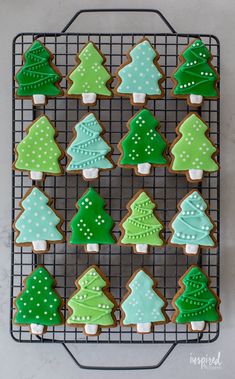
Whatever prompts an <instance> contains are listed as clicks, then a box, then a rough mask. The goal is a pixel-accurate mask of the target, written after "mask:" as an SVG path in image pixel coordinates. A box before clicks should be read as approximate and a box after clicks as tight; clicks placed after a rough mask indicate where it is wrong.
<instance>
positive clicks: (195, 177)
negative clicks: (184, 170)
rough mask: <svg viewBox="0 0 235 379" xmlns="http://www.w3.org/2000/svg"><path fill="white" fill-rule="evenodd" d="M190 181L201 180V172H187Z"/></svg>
mask: <svg viewBox="0 0 235 379" xmlns="http://www.w3.org/2000/svg"><path fill="white" fill-rule="evenodd" d="M188 173H189V176H190V179H192V180H201V179H202V177H203V170H195V169H194V168H192V169H191V170H188Z"/></svg>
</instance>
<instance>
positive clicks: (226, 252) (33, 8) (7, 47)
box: [0, 0, 235, 379]
mask: <svg viewBox="0 0 235 379" xmlns="http://www.w3.org/2000/svg"><path fill="white" fill-rule="evenodd" d="M0 4H1V12H0V32H1V33H0V39H1V59H0V69H1V97H0V115H1V140H0V144H1V154H0V167H1V174H2V178H4V180H2V182H1V186H0V191H1V197H0V202H1V204H0V210H1V213H0V252H1V254H0V299H1V301H0V312H1V322H0V361H1V376H2V377H3V378H9V379H42V378H50V379H64V378H67V377H69V379H78V378H79V379H87V378H88V379H94V378H95V379H110V377H112V379H119V378H120V377H121V378H122V379H133V378H134V379H143V378H144V377H145V376H148V379H158V378H164V379H170V378H172V377H174V379H188V378H190V379H198V378H206V379H221V377H224V378H226V379H233V377H234V369H233V366H234V346H235V317H234V314H235V313H234V312H235V302H234V293H235V280H234V277H235V254H234V215H235V201H234V197H235V196H234V195H235V175H234V167H235V154H234V149H235V107H234V104H235V91H234V86H235V81H234V61H235V49H234V47H233V41H234V40H235V36H234V27H233V25H234V13H235V3H234V1H232V0H223V1H221V0H214V1H213V2H212V1H209V0H198V1H188V0H177V1H175V0H168V1H166V0H158V1H157V2H156V0H146V1H145V2H144V3H143V0H138V1H137V0H119V1H118V3H117V1H114V0H99V1H98V0H93V1H92V2H87V1H86V0H80V1H78V0H70V1H68V2H66V4H65V2H64V1H62V0H50V1H49V2H48V0H41V2H40V3H39V2H38V1H36V0H31V1H30V2H29V1H26V0H21V1H16V0H11V1H4V0H1V2H0ZM89 7H90V8H91V7H93V8H102V7H136V8H143V7H146V8H156V7H157V8H158V9H160V11H162V12H163V13H164V15H165V16H166V17H167V18H168V19H169V21H170V22H171V23H172V25H173V26H174V27H175V28H176V30H177V31H178V32H184V33H188V32H192V33H200V32H201V33H209V34H215V35H217V36H218V37H219V39H220V42H221V54H222V62H221V63H222V67H221V68H222V79H223V81H222V86H221V87H222V91H223V98H222V104H221V105H222V106H221V147H220V151H221V164H222V168H223V170H222V171H221V176H222V180H221V212H222V214H221V224H220V225H221V242H222V246H221V257H220V261H221V298H222V303H221V312H222V315H223V319H224V322H223V323H222V324H221V334H220V337H219V339H218V340H217V341H215V342H213V343H210V344H198V345H197V344H193V345H192V344H185V345H178V346H177V347H176V348H175V349H174V351H173V352H172V353H171V355H170V357H168V359H167V361H166V362H165V363H164V364H163V365H162V366H161V367H160V368H159V369H158V370H149V371H147V372H144V371H121V372H110V371H88V370H82V369H79V368H78V367H77V366H76V365H75V364H74V362H73V361H72V360H71V358H70V357H69V355H68V354H66V352H65V350H64V348H63V347H62V346H61V345H60V344H56V343H55V344H19V343H16V342H15V341H13V339H12V338H11V337H10V333H9V311H8V309H9V295H10V290H9V289H10V258H11V256H10V235H11V212H10V208H11V195H10V191H11V100H10V99H11V46H12V39H13V37H14V36H15V35H16V34H17V33H19V32H22V31H48V32H54V31H59V30H61V29H62V28H63V27H64V25H65V24H66V23H67V21H68V20H69V19H70V18H71V17H72V16H73V14H74V13H75V12H76V11H77V10H78V9H79V8H89ZM99 29H100V30H102V31H107V32H110V31H116V32H120V30H121V31H122V32H130V31H136V32H138V33H141V32H145V31H146V32H149V33H151V32H153V31H160V32H165V31H168V30H167V28H166V27H165V26H163V24H162V22H161V21H160V20H159V18H158V16H157V15H156V16H153V15H150V14H145V15H144V16H143V15H136V16H134V17H130V15H127V16H124V15H121V17H119V16H117V15H116V14H115V15H111V14H110V15H109V16H108V17H107V18H105V19H104V17H102V16H101V15H100V16H97V15H90V16H88V18H86V17H85V16H84V15H83V16H81V19H80V22H79V23H78V22H75V24H74V26H73V27H72V28H71V31H75V32H79V31H83V32H87V31H89V32H92V31H93V32H95V31H98V30H99ZM71 64H72V65H73V64H74V61H73V60H72V61H71ZM173 64H175V61H174V62H173ZM159 116H160V115H159ZM25 126H26V125H25ZM71 127H72V125H71ZM170 179H171V178H169V180H170ZM156 183H157V180H156ZM182 195H183V194H182ZM156 198H158V189H156ZM172 259H174V257H172ZM156 263H157V259H156ZM155 272H156V275H158V274H159V273H160V272H159V267H158V266H155ZM172 272H173V273H174V272H175V269H174V267H172ZM71 286H72V287H73V286H74V284H73V283H72V282H71ZM70 294H71V293H68V295H70ZM69 347H70V349H71V350H72V351H73V353H74V354H75V355H76V356H77V357H78V358H79V359H80V361H81V362H83V363H86V364H89V363H93V362H94V364H100V365H102V364H116V365H128V364H133V363H135V362H136V357H138V364H154V363H156V362H158V361H159V359H160V358H161V357H162V355H163V354H164V353H165V352H166V351H167V349H168V348H169V345H144V346H143V345H135V346H134V345H125V344H124V345H122V346H120V345H117V344H116V345H112V346H111V345H103V344H99V345H97V344H90V345H89V346H86V345H85V344H77V345H75V346H74V345H72V344H69ZM218 352H220V353H221V361H222V367H221V369H216V370H213V369H207V370H205V369H204V370H201V368H200V366H199V365H193V364H190V354H191V353H193V354H194V355H195V356H198V357H205V356H206V354H208V355H210V356H217V354H218Z"/></svg>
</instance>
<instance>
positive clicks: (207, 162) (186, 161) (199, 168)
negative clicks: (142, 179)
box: [169, 113, 219, 182]
mask: <svg viewBox="0 0 235 379" xmlns="http://www.w3.org/2000/svg"><path fill="white" fill-rule="evenodd" d="M176 133H177V137H176V138H175V140H174V141H173V143H172V145H171V148H170V153H171V156H172V161H171V163H170V167H169V171H170V172H172V173H179V174H181V173H183V174H185V175H186V177H187V180H188V181H189V182H199V181H201V180H202V178H203V173H204V171H205V172H209V173H210V172H215V171H218V170H219V166H218V164H217V162H216V161H215V159H214V157H215V155H216V154H217V148H216V147H215V145H214V144H213V143H212V141H211V140H210V139H209V137H208V136H207V134H208V126H207V125H206V124H205V122H204V121H203V120H202V119H201V117H199V116H198V115H197V114H196V113H189V114H188V115H187V116H186V117H185V118H184V119H183V120H182V121H181V123H180V124H179V125H178V127H177V129H176Z"/></svg>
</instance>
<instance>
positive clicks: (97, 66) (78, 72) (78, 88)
mask: <svg viewBox="0 0 235 379" xmlns="http://www.w3.org/2000/svg"><path fill="white" fill-rule="evenodd" d="M76 60H77V65H76V66H75V67H74V68H73V70H72V71H71V72H70V74H69V75H68V82H69V88H68V91H67V96H68V97H73V98H81V99H82V102H83V103H84V104H87V105H92V104H95V103H96V101H97V99H102V98H110V97H112V92H111V90H110V83H111V82H112V76H111V75H110V73H109V72H108V70H107V69H106V67H105V66H104V64H105V61H106V59H105V57H104V56H103V55H102V53H101V52H100V51H99V49H98V48H97V46H96V45H95V44H94V43H93V42H88V43H87V44H86V45H85V46H84V48H83V49H82V50H81V51H80V52H79V53H78V55H77V58H76Z"/></svg>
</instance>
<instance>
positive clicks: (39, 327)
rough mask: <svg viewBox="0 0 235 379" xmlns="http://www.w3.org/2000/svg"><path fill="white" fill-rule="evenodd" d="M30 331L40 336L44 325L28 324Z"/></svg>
mask: <svg viewBox="0 0 235 379" xmlns="http://www.w3.org/2000/svg"><path fill="white" fill-rule="evenodd" d="M30 329H31V333H32V334H35V335H37V336H41V335H42V334H43V330H44V325H39V324H30Z"/></svg>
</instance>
